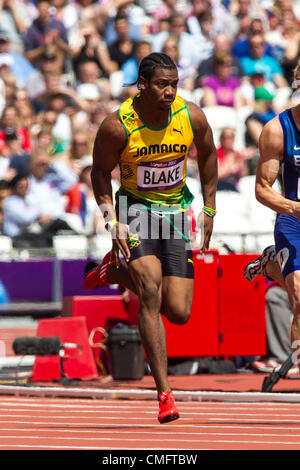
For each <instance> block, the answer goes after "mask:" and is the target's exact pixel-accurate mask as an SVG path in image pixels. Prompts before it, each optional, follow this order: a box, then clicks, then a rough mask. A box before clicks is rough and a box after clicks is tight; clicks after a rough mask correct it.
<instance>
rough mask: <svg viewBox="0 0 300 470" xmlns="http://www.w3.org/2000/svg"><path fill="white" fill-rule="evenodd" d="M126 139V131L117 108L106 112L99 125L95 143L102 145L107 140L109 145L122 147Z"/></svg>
mask: <svg viewBox="0 0 300 470" xmlns="http://www.w3.org/2000/svg"><path fill="white" fill-rule="evenodd" d="M125 141H126V132H125V130H124V127H123V126H122V123H121V121H120V119H119V110H116V111H113V112H112V113H110V114H108V116H106V117H105V118H104V120H103V121H102V123H101V124H100V126H99V129H98V132H97V135H96V139H95V144H96V145H99V144H100V143H101V145H103V143H105V142H109V143H110V145H113V146H114V145H115V146H116V147H119V148H122V146H123V145H124V142H125Z"/></svg>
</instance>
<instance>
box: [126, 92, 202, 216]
mask: <svg viewBox="0 0 300 470" xmlns="http://www.w3.org/2000/svg"><path fill="white" fill-rule="evenodd" d="M137 96H138V94H136V95H134V96H132V97H131V98H129V99H128V100H126V101H125V102H124V103H122V105H121V106H120V109H119V119H120V121H121V123H122V125H123V127H124V129H125V132H126V136H127V141H126V145H125V147H124V148H123V150H122V152H121V155H120V161H119V163H120V170H121V188H120V191H119V195H123V194H129V195H131V196H133V197H134V198H136V199H138V200H140V201H142V202H143V203H144V204H145V205H147V206H150V205H152V204H156V205H162V206H168V207H170V206H173V205H176V206H178V205H179V206H183V205H188V204H190V203H191V201H192V200H193V196H192V194H191V193H190V192H189V190H188V188H187V186H186V166H187V155H188V152H189V148H190V146H191V144H192V142H193V139H194V130H193V126H192V122H191V118H190V115H189V110H188V107H187V104H186V102H185V100H184V99H183V98H181V97H180V96H178V95H176V98H175V100H174V102H173V104H172V107H171V115H170V120H169V122H168V124H167V125H166V126H164V127H163V128H161V129H152V128H151V127H149V126H147V125H146V124H145V123H144V122H143V121H142V120H141V119H140V117H139V116H138V114H137V113H136V112H135V110H134V108H133V102H134V100H135V98H136V97H137Z"/></svg>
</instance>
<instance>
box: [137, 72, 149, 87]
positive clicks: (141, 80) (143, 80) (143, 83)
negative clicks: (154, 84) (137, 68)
mask: <svg viewBox="0 0 300 470" xmlns="http://www.w3.org/2000/svg"><path fill="white" fill-rule="evenodd" d="M147 85H148V80H146V78H145V77H143V76H142V75H141V76H140V77H139V88H140V90H145V89H146V88H147Z"/></svg>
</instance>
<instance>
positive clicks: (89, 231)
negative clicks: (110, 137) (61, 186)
mask: <svg viewBox="0 0 300 470" xmlns="http://www.w3.org/2000/svg"><path fill="white" fill-rule="evenodd" d="M92 163H93V158H92V156H91V155H87V156H85V157H83V158H81V159H80V160H79V161H78V167H79V181H78V182H77V183H76V184H75V185H74V186H73V187H72V188H71V189H70V190H69V191H68V193H67V195H66V197H67V204H66V212H69V213H71V214H77V215H78V216H80V218H81V221H82V226H83V231H84V233H85V234H86V235H88V236H90V235H94V234H96V232H97V233H99V232H105V227H104V226H105V221H104V218H103V216H102V214H101V212H100V210H99V207H98V206H97V203H96V201H95V197H94V193H93V188H92V181H91V169H92Z"/></svg>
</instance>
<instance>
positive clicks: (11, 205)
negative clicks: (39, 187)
mask: <svg viewBox="0 0 300 470" xmlns="http://www.w3.org/2000/svg"><path fill="white" fill-rule="evenodd" d="M9 185H10V188H11V193H12V194H11V195H10V196H8V197H7V198H6V199H5V200H4V202H3V234H4V235H7V236H9V237H11V238H12V239H13V245H14V246H15V247H28V248H30V247H32V248H37V247H45V246H47V247H50V246H52V237H53V235H55V234H57V233H59V231H61V230H67V231H69V232H72V229H71V227H70V226H69V225H68V224H67V223H66V222H65V221H64V220H62V219H59V218H56V217H55V216H54V217H53V214H49V208H48V207H42V204H36V203H35V202H32V200H31V198H30V196H29V188H30V181H29V179H28V177H27V176H24V175H22V174H18V175H16V176H15V177H14V178H13V179H12V180H11V181H10V183H9ZM51 196H52V195H51ZM47 199H48V203H49V202H50V198H49V194H48V198H47ZM43 209H45V210H46V212H45V213H44V212H43Z"/></svg>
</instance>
